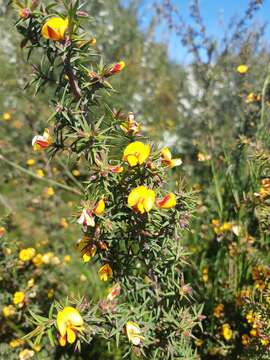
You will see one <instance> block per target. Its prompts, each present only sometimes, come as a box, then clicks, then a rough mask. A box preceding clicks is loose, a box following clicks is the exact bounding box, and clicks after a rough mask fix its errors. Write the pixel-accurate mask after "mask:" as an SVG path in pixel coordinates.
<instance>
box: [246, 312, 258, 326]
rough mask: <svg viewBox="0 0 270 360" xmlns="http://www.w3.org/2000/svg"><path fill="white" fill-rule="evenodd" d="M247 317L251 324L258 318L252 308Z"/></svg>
mask: <svg viewBox="0 0 270 360" xmlns="http://www.w3.org/2000/svg"><path fill="white" fill-rule="evenodd" d="M246 319H247V322H248V323H249V324H252V323H254V321H255V320H256V316H255V314H254V312H253V311H251V310H250V311H249V312H248V313H247V315H246Z"/></svg>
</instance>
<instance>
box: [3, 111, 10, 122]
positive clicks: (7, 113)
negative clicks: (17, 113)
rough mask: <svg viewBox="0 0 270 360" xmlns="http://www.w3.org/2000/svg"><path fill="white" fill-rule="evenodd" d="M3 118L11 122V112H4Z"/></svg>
mask: <svg viewBox="0 0 270 360" xmlns="http://www.w3.org/2000/svg"><path fill="white" fill-rule="evenodd" d="M2 118H3V120H4V121H10V120H11V114H10V113H9V112H4V114H3V117H2Z"/></svg>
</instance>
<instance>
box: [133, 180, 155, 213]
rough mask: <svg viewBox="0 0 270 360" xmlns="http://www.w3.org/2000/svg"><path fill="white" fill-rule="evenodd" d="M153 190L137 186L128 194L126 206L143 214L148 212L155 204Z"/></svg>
mask: <svg viewBox="0 0 270 360" xmlns="http://www.w3.org/2000/svg"><path fill="white" fill-rule="evenodd" d="M155 198H156V195H155V192H154V191H153V190H150V189H148V188H147V187H145V186H139V187H137V188H135V189H133V190H132V191H131V193H130V194H129V196H128V206H129V207H131V208H133V210H135V211H138V212H140V213H141V214H144V213H145V212H149V211H150V210H151V209H152V208H153V206H154V204H155Z"/></svg>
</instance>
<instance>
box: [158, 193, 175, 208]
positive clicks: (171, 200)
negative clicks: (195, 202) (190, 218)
mask: <svg viewBox="0 0 270 360" xmlns="http://www.w3.org/2000/svg"><path fill="white" fill-rule="evenodd" d="M176 203H177V202H176V196H175V194H174V193H169V194H168V195H166V196H165V197H164V198H163V199H161V200H158V201H157V206H158V207H159V208H160V209H171V208H173V207H175V206H176Z"/></svg>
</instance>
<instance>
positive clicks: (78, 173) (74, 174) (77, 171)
mask: <svg viewBox="0 0 270 360" xmlns="http://www.w3.org/2000/svg"><path fill="white" fill-rule="evenodd" d="M72 175H73V176H75V177H78V176H80V172H79V170H77V169H74V170H72Z"/></svg>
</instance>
